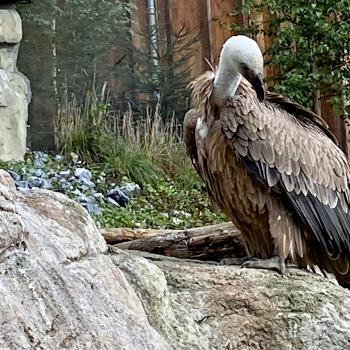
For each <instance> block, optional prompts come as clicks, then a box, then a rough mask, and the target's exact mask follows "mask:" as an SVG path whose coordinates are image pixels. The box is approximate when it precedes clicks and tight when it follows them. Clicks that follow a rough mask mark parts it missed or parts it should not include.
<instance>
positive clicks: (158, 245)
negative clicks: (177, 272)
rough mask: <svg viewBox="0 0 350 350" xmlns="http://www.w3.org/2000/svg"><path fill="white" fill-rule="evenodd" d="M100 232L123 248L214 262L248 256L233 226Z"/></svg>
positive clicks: (108, 240) (219, 225)
mask: <svg viewBox="0 0 350 350" xmlns="http://www.w3.org/2000/svg"><path fill="white" fill-rule="evenodd" d="M101 232H102V235H103V236H104V237H105V239H106V241H107V243H109V244H115V246H116V247H118V248H122V249H129V250H141V251H144V252H149V253H155V254H161V255H166V256H173V257H178V258H191V259H201V260H214V261H218V260H220V259H222V258H225V257H242V256H245V249H244V247H243V245H242V243H241V240H240V238H239V236H240V232H239V231H238V229H237V228H236V227H235V226H233V225H232V224H231V223H223V224H218V225H212V226H204V227H198V228H192V229H188V230H164V229H163V230H145V229H144V230H142V229H137V230H130V229H105V230H102V231H101ZM120 242H121V243H120Z"/></svg>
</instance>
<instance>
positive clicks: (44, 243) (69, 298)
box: [0, 171, 350, 350]
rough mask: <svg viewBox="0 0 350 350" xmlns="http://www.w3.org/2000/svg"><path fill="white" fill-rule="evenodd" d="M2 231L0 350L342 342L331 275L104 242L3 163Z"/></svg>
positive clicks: (348, 302) (344, 321) (83, 219)
mask: <svg viewBox="0 0 350 350" xmlns="http://www.w3.org/2000/svg"><path fill="white" fill-rule="evenodd" d="M0 231H1V234H0V291H1V292H0V293H1V298H0V322H1V332H0V349H11V350H12V349H45V350H46V349H50V350H51V349H130V350H138V349H140V350H141V349H142V350H147V349H150V350H151V349H152V350H153V349H162V350H163V349H191V350H192V349H200V350H206V349H208V350H209V349H240V350H248V349H249V350H255V349H266V350H271V349H276V350H287V349H293V350H299V349H300V350H302V349H303V350H304V349H309V350H311V349H315V350H316V349H320V350H323V349H327V350H329V349H349V348H350V292H349V291H347V290H345V289H343V288H341V287H339V286H338V285H337V284H336V282H335V281H333V280H332V279H325V278H324V277H321V276H318V275H315V274H312V273H307V272H303V271H300V270H298V269H291V270H290V272H289V275H288V276H287V277H281V276H279V275H278V274H275V273H273V272H268V271H257V270H248V269H239V268H235V267H231V266H218V265H215V264H209V263H201V262H195V261H188V260H180V259H175V258H164V257H161V256H157V255H152V254H147V253H139V252H137V251H122V250H119V249H115V248H110V249H109V250H108V247H107V246H106V244H105V242H104V240H103V238H102V236H101V235H100V234H99V232H98V230H97V229H96V227H95V224H94V222H93V221H92V220H91V218H90V216H89V215H88V214H87V211H86V210H85V209H84V208H82V207H81V206H80V205H79V204H77V203H75V202H74V201H72V200H70V199H68V198H67V197H65V196H64V195H62V194H59V193H53V192H50V191H47V190H38V189H34V190H30V191H28V192H27V193H26V194H23V193H18V192H17V191H16V189H15V185H14V183H13V180H12V179H11V177H10V176H9V175H8V174H7V173H5V172H3V171H1V172H0Z"/></svg>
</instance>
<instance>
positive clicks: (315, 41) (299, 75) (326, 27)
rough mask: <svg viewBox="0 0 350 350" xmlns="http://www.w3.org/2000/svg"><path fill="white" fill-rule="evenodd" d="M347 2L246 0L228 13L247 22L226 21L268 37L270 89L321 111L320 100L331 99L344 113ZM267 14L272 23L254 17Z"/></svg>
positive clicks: (349, 78) (349, 96)
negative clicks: (244, 18)
mask: <svg viewBox="0 0 350 350" xmlns="http://www.w3.org/2000/svg"><path fill="white" fill-rule="evenodd" d="M349 9H350V1H349V0H340V1H338V0H325V1H298V0H267V1H264V2H260V1H259V2H258V1H256V0H247V1H245V4H244V6H243V7H240V8H239V7H235V8H234V9H233V11H232V15H233V16H235V15H237V14H242V13H243V14H244V15H245V16H246V18H248V21H247V22H246V25H243V26H239V25H230V26H229V27H230V29H232V30H233V31H234V32H236V33H237V32H240V33H245V34H250V35H256V34H258V33H263V34H264V35H268V36H271V38H272V44H271V47H270V49H269V50H268V51H267V52H266V58H267V60H268V62H267V63H268V64H269V65H270V66H271V67H273V68H275V71H276V73H277V74H276V75H275V76H274V77H273V79H274V81H273V83H274V84H273V88H274V89H275V90H276V91H278V92H281V93H283V94H286V95H288V96H289V97H291V98H292V99H294V100H296V101H298V102H300V103H301V104H303V105H305V106H308V107H312V108H313V109H314V110H315V111H316V112H319V110H320V99H330V100H331V101H332V102H333V104H334V105H335V106H337V107H338V108H339V109H340V112H341V113H342V114H343V115H347V113H348V112H349V108H348V109H347V110H346V109H345V105H344V101H349V100H350V89H349V88H348V87H349V82H350V66H349V47H350V11H349ZM264 12H265V13H266V12H268V13H270V15H271V16H270V18H271V21H270V23H264V25H263V26H262V25H261V23H257V22H256V21H254V18H256V15H258V14H261V13H264Z"/></svg>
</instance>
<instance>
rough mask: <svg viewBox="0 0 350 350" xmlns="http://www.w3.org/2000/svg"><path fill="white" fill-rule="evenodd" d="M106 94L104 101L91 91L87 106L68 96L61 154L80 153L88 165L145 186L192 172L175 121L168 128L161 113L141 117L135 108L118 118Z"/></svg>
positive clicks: (60, 121)
mask: <svg viewBox="0 0 350 350" xmlns="http://www.w3.org/2000/svg"><path fill="white" fill-rule="evenodd" d="M105 91H106V86H105V85H104V87H103V89H102V92H101V94H100V96H101V97H100V98H99V97H98V95H97V94H96V91H95V90H94V89H93V90H92V91H88V92H87V93H86V95H85V101H84V103H83V104H81V105H80V104H78V102H77V100H76V99H75V97H74V96H72V95H70V96H69V95H68V94H65V96H64V97H63V99H62V104H61V107H60V113H59V115H58V117H57V119H56V123H55V128H56V144H57V147H58V149H59V151H60V152H61V153H63V154H65V155H69V154H70V153H71V152H75V153H77V154H78V155H79V156H80V157H81V158H82V159H83V160H84V161H85V162H87V163H95V164H100V165H101V166H104V168H105V170H107V171H109V172H111V173H113V174H115V175H118V176H124V175H125V176H128V177H130V178H132V179H133V180H134V181H136V182H138V183H140V184H143V183H152V182H153V181H154V180H155V179H156V178H157V176H159V175H160V174H161V175H165V176H168V177H173V176H176V175H177V174H179V173H180V172H182V171H183V170H184V169H186V168H190V163H189V160H188V157H187V155H186V152H185V147H184V143H183V141H182V137H181V132H180V131H181V125H179V124H178V123H177V122H176V121H175V119H171V120H169V121H168V122H166V123H165V122H163V121H162V118H161V116H160V113H159V108H158V107H157V108H156V109H155V110H154V111H151V110H149V109H148V110H147V111H146V113H145V115H144V116H141V117H140V116H139V115H135V114H134V113H133V111H132V110H131V108H129V109H128V111H127V112H126V113H124V114H118V113H114V114H112V113H111V112H110V111H109V106H108V105H107V104H106V100H107V98H106V93H105Z"/></svg>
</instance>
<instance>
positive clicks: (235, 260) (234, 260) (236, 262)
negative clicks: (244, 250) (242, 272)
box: [219, 256, 251, 266]
mask: <svg viewBox="0 0 350 350" xmlns="http://www.w3.org/2000/svg"><path fill="white" fill-rule="evenodd" d="M249 259H251V258H249V257H248V256H245V257H243V258H223V259H221V260H220V262H219V265H239V266H241V265H242V264H243V263H245V262H246V261H248V260H249Z"/></svg>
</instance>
